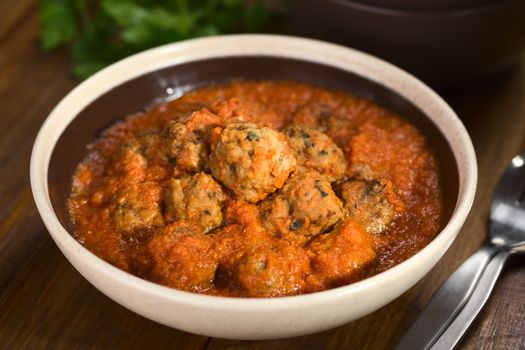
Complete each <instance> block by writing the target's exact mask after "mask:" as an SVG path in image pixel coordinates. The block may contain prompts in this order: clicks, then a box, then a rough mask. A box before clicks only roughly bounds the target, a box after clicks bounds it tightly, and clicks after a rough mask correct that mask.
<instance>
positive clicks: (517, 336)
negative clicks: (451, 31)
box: [0, 0, 525, 350]
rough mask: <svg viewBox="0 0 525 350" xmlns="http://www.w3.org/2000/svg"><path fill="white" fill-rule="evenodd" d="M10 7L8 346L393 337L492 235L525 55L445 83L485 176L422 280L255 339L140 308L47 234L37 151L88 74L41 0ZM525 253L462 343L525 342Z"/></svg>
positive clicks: (4, 245)
mask: <svg viewBox="0 0 525 350" xmlns="http://www.w3.org/2000/svg"><path fill="white" fill-rule="evenodd" d="M0 16H1V18H2V20H1V21H0V118H1V120H2V127H1V128H0V164H1V168H0V169H1V172H0V267H1V268H0V325H1V326H0V348H5V349H14V348H18V349H36V348H52V349H70V348H96V349H109V348H111V349H114V348H117V349H130V348H131V349H133V348H137V349H139V348H148V349H162V348H173V349H214V350H216V349H254V350H255V349H268V348H274V349H342V348H345V349H388V348H391V347H393V346H394V345H395V344H396V342H397V341H398V339H399V338H400V336H401V335H402V334H403V332H404V331H405V330H406V329H407V328H408V327H409V325H410V323H411V322H413V320H414V319H415V318H416V317H417V315H418V313H419V312H420V310H421V309H422V308H423V307H424V305H425V303H426V302H427V301H428V300H429V298H430V297H431V295H432V293H433V292H434V291H435V290H436V288H437V287H438V286H439V285H440V284H441V283H442V282H443V281H444V280H445V279H446V278H447V277H448V276H449V275H450V273H451V272H452V271H454V269H456V268H457V267H458V266H459V265H460V264H461V262H462V261H464V260H465V259H466V258H467V257H468V256H469V255H470V254H472V253H473V252H474V251H475V250H476V249H477V248H478V247H479V246H480V245H481V244H482V242H483V240H484V237H485V235H486V221H487V215H488V210H489V205H490V198H491V194H492V191H493V189H494V187H495V185H496V182H497V180H498V177H499V175H500V174H501V172H502V171H503V169H504V168H505V167H506V165H507V164H508V162H509V160H510V159H511V158H512V156H513V155H514V154H516V153H518V152H520V151H521V150H524V149H525V59H524V60H523V62H522V64H521V65H520V66H518V67H516V68H515V69H514V70H512V71H510V72H508V73H506V74H504V75H502V76H500V77H499V78H497V79H495V80H492V81H487V82H485V83H483V84H477V85H476V86H475V87H471V88H468V89H464V90H463V91H455V92H454V93H451V92H446V91H445V96H446V98H447V100H448V101H449V102H450V103H451V105H452V106H453V108H454V109H455V110H456V111H457V113H458V114H459V115H460V116H461V118H462V119H463V120H464V122H465V125H466V126H467V128H468V130H469V132H470V134H471V136H472V138H473V141H474V145H475V148H476V152H477V155H478V160H479V175H480V177H479V188H478V191H477V197H476V200H475V203H474V207H473V209H472V212H471V214H470V216H469V218H468V219H467V222H466V224H465V227H464V229H463V230H462V231H461V233H460V235H459V236H458V238H457V240H456V241H455V242H454V244H453V245H452V247H451V248H450V250H449V251H448V252H447V254H446V255H445V256H444V258H443V259H442V260H441V261H440V262H439V263H438V265H437V266H436V267H435V268H434V269H433V270H432V271H431V272H430V273H429V274H428V275H427V276H426V277H425V278H424V279H423V280H422V281H421V282H419V283H418V284H417V285H416V286H415V287H414V288H412V289H410V290H409V291H408V292H406V293H405V294H403V295H402V296H401V297H399V298H398V299H396V300H395V301H393V302H392V303H390V304H388V305H387V306H385V307H383V308H381V309H380V310H378V311H376V312H374V313H373V314H371V315H368V316H366V317H364V318H362V319H360V320H358V321H356V322H352V323H350V324H347V325H344V326H341V327H338V328H336V329H333V330H329V331H326V332H322V333H317V334H313V335H308V336H304V337H297V338H291V339H283V340H275V341H259V342H244V341H233V340H223V339H210V338H207V337H203V336H197V335H191V334H187V333H184V332H180V331H177V330H173V329H170V328H167V327H164V326H161V325H159V324H156V323H154V322H151V321H148V320H146V319H144V318H142V317H140V316H137V315H135V314H133V313H132V312H130V311H128V310H126V309H124V308H123V307H121V306H119V305H118V304H116V303H114V302H113V301H111V300H110V299H108V298H107V297H105V296H104V295H103V294H101V293H100V292H98V291H97V290H96V289H95V288H94V287H92V286H91V285H90V284H89V283H88V282H86V281H85V280H84V279H83V278H82V277H81V276H80V275H79V274H78V273H77V272H76V271H75V270H74V269H73V268H72V267H71V265H70V264H69V263H68V262H67V261H66V259H65V258H64V257H63V256H62V254H61V253H60V252H59V250H58V249H57V248H56V246H55V245H54V243H53V242H52V240H51V239H50V237H49V235H48V234H47V232H46V229H45V227H44V226H43V224H42V221H41V220H40V218H39V215H38V213H37V211H36V208H35V206H34V203H33V200H32V196H31V191H30V186H29V177H28V169H29V157H30V152H31V147H32V144H33V141H34V138H35V136H36V133H37V131H38V128H39V127H40V125H41V124H42V122H43V120H44V119H45V117H46V115H47V114H48V113H49V111H50V110H51V108H52V107H53V106H54V105H55V104H56V103H57V102H58V101H59V100H60V98H62V97H63V96H64V95H65V94H66V93H67V92H68V91H69V90H70V89H72V88H73V87H74V86H75V85H76V83H77V82H76V81H74V80H73V79H71V77H70V75H69V73H68V69H69V66H68V58H67V55H66V54H65V53H57V54H51V55H44V54H43V53H41V51H40V50H39V46H38V42H37V35H38V25H37V18H36V17H37V16H36V11H35V7H34V4H32V1H29V0H21V1H17V2H11V1H5V0H0ZM524 263H525V258H524V257H515V258H513V259H512V260H511V262H510V263H509V265H508V266H507V267H506V269H505V272H504V274H503V276H502V279H501V280H500V281H499V282H498V284H497V286H496V290H495V293H494V295H493V297H492V298H491V299H490V300H489V303H488V305H487V307H486V308H485V310H484V312H483V313H482V315H481V317H480V318H479V319H478V320H477V322H476V323H475V325H474V327H473V328H472V329H471V331H470V332H469V333H468V335H467V336H466V338H465V339H464V341H463V342H462V344H461V348H463V349H517V348H523V346H524V345H523V344H525V269H524V268H523V265H524Z"/></svg>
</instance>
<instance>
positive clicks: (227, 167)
mask: <svg viewBox="0 0 525 350" xmlns="http://www.w3.org/2000/svg"><path fill="white" fill-rule="evenodd" d="M295 164H296V161H295V157H294V155H293V151H292V150H291V148H290V145H289V144H288V141H287V139H286V137H285V136H284V135H282V134H281V133H279V132H278V131H276V130H274V129H271V128H268V127H263V126H258V125H256V124H253V123H232V124H228V125H227V126H226V128H224V130H222V132H221V133H220V135H219V136H218V140H217V143H216V144H215V145H214V150H213V152H212V154H211V156H210V168H211V171H212V174H213V176H214V177H215V178H216V179H218V180H219V181H221V182H222V183H223V184H224V185H225V186H226V187H228V188H229V189H231V190H232V191H233V192H235V194H237V195H238V196H240V197H242V198H243V199H244V200H246V201H248V202H251V203H256V202H258V201H260V200H261V199H264V198H265V197H266V196H267V195H268V194H270V193H272V192H274V191H275V190H276V189H279V188H281V187H282V186H283V184H284V182H285V181H286V179H287V178H288V175H289V174H290V172H291V171H292V170H294V168H295Z"/></svg>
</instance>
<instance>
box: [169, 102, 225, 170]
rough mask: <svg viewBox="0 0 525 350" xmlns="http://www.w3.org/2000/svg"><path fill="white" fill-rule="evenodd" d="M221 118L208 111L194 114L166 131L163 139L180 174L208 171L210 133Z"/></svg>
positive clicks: (173, 124) (170, 124)
mask: <svg viewBox="0 0 525 350" xmlns="http://www.w3.org/2000/svg"><path fill="white" fill-rule="evenodd" d="M219 123H220V121H219V117H218V116H216V115H215V114H213V113H211V112H210V111H208V110H207V109H202V110H200V111H197V112H194V113H193V114H192V115H191V116H190V117H189V118H188V119H187V120H185V121H173V122H171V123H169V124H168V125H167V126H166V128H165V129H164V133H163V139H164V145H165V148H166V153H167V156H168V158H169V159H170V160H171V161H172V162H173V163H174V164H175V167H176V169H177V170H179V171H180V172H198V171H201V170H204V169H206V167H207V165H206V164H207V162H208V154H209V145H208V142H207V140H208V133H209V129H210V127H211V126H213V125H217V124H219Z"/></svg>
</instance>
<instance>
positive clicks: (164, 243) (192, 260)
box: [147, 221, 217, 292]
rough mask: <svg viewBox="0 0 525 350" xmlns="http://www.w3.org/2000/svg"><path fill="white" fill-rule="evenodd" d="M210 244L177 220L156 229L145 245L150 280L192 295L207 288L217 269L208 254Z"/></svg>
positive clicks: (187, 225) (193, 229)
mask: <svg viewBox="0 0 525 350" xmlns="http://www.w3.org/2000/svg"><path fill="white" fill-rule="evenodd" d="M211 243H212V240H211V238H210V237H209V236H208V235H205V234H204V233H203V232H202V231H200V230H199V228H198V227H196V226H193V225H191V224H189V223H186V222H182V221H177V222H174V223H172V224H171V225H168V226H165V227H163V228H162V229H159V230H158V231H157V232H156V233H155V234H154V235H153V237H152V238H151V239H150V241H149V242H148V245H147V252H148V255H149V257H150V260H151V275H152V279H153V280H154V281H155V282H158V283H161V284H164V285H166V286H168V287H172V288H177V289H182V290H187V291H192V292H202V291H205V290H207V289H209V288H210V287H211V286H212V283H213V278H214V276H215V270H216V268H217V262H216V260H215V259H214V258H213V255H212V254H210V252H209V250H210V246H211Z"/></svg>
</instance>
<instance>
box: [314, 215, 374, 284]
mask: <svg viewBox="0 0 525 350" xmlns="http://www.w3.org/2000/svg"><path fill="white" fill-rule="evenodd" d="M307 250H308V255H309V256H310V263H311V268H312V276H311V278H310V281H309V282H313V281H316V282H317V284H320V285H321V289H325V288H330V287H335V286H340V285H343V284H347V283H350V282H352V281H354V280H357V279H358V278H359V277H361V276H360V272H361V271H363V269H364V268H365V267H367V266H368V265H369V264H370V263H371V262H373V261H374V259H375V256H376V254H375V252H374V249H373V242H372V240H371V238H370V236H369V235H368V234H367V233H366V232H365V230H364V229H363V227H362V226H361V225H359V224H357V223H355V222H353V221H352V220H345V221H343V222H342V223H341V224H340V225H338V226H337V227H336V228H335V229H334V230H333V231H332V232H329V233H326V234H323V235H319V236H317V237H316V238H314V239H313V240H312V241H311V242H310V243H309V244H308V246H307Z"/></svg>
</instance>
